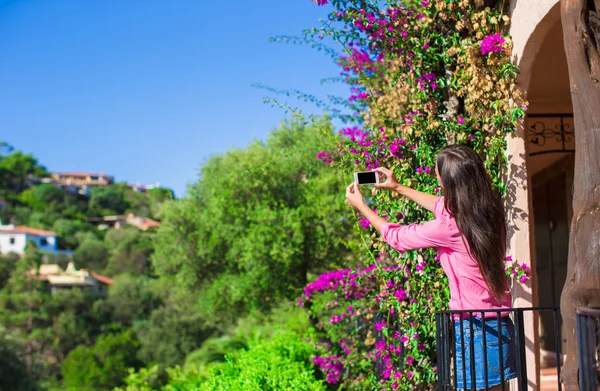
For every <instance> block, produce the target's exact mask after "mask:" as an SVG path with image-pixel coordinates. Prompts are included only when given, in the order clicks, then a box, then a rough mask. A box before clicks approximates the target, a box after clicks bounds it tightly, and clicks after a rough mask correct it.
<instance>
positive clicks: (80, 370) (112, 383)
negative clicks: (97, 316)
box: [61, 330, 141, 391]
mask: <svg viewBox="0 0 600 391" xmlns="http://www.w3.org/2000/svg"><path fill="white" fill-rule="evenodd" d="M138 349H139V342H138V341H137V339H136V337H135V334H134V333H133V331H132V330H127V331H124V332H122V333H119V334H108V335H103V336H101V337H99V338H98V340H97V341H96V343H95V344H94V346H92V347H86V346H83V345H80V346H78V347H76V348H75V349H73V350H72V351H71V352H70V353H69V354H68V356H67V358H66V359H65V361H64V362H63V363H62V367H61V373H62V376H63V384H64V386H66V387H68V388H70V389H74V390H94V391H101V390H111V389H113V388H114V387H118V386H120V385H121V384H123V381H124V379H125V377H126V376H127V374H128V369H129V368H139V367H140V365H141V363H140V361H139V360H138V359H137V358H136V356H137V351H138Z"/></svg>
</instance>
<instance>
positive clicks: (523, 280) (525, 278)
mask: <svg viewBox="0 0 600 391" xmlns="http://www.w3.org/2000/svg"><path fill="white" fill-rule="evenodd" d="M527 279H528V278H527V276H526V275H525V274H523V275H522V276H521V277H519V281H521V282H523V283H525V282H527Z"/></svg>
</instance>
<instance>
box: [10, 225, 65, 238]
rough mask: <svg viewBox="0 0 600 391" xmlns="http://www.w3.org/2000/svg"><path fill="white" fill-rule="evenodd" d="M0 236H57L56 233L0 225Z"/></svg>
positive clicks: (22, 226)
mask: <svg viewBox="0 0 600 391" xmlns="http://www.w3.org/2000/svg"><path fill="white" fill-rule="evenodd" d="M0 234H27V235H35V236H58V234H57V233H56V232H53V231H46V230H43V229H37V228H30V227H26V226H24V225H12V224H11V225H0Z"/></svg>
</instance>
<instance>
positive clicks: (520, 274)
mask: <svg viewBox="0 0 600 391" xmlns="http://www.w3.org/2000/svg"><path fill="white" fill-rule="evenodd" d="M504 271H505V272H506V276H507V277H509V278H515V279H516V280H518V281H519V282H521V283H526V282H527V281H529V280H530V279H531V268H530V267H529V265H527V264H525V263H521V264H519V263H518V262H515V261H513V259H512V257H511V256H508V257H506V264H505V267H504Z"/></svg>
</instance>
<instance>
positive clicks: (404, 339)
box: [400, 335, 408, 343]
mask: <svg viewBox="0 0 600 391" xmlns="http://www.w3.org/2000/svg"><path fill="white" fill-rule="evenodd" d="M400 341H402V342H403V343H407V342H408V337H407V336H406V335H403V336H402V338H400Z"/></svg>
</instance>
